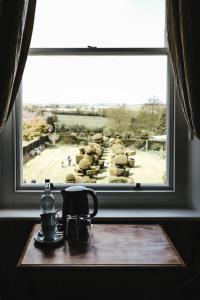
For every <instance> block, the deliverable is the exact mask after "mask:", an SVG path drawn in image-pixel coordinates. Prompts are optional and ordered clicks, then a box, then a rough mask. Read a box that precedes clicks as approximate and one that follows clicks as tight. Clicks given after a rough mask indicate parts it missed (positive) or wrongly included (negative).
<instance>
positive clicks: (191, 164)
mask: <svg viewBox="0 0 200 300" xmlns="http://www.w3.org/2000/svg"><path fill="white" fill-rule="evenodd" d="M188 203H190V205H191V207H192V208H194V209H195V210H200V141H199V140H198V139H197V138H193V139H192V140H189V142H188Z"/></svg>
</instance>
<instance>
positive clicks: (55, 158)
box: [23, 145, 166, 184]
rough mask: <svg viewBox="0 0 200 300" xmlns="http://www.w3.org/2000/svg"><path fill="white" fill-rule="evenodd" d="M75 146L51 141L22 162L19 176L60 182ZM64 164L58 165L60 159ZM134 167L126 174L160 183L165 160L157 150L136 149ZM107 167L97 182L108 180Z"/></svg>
mask: <svg viewBox="0 0 200 300" xmlns="http://www.w3.org/2000/svg"><path fill="white" fill-rule="evenodd" d="M77 153H78V147H77V146H72V145H55V146H51V147H48V148H46V149H45V150H44V151H43V152H41V154H40V155H37V156H36V157H34V158H33V159H31V160H30V161H28V162H27V163H25V164H24V168H23V178H24V179H26V182H27V183H30V182H31V179H33V178H35V179H36V182H37V183H44V180H45V178H50V179H51V181H53V182H54V183H63V182H64V181H65V177H66V174H67V173H68V172H72V171H73V169H74V167H75V155H76V154H77ZM106 153H107V154H106V157H105V158H104V159H106V160H107V162H108V166H109V161H110V154H111V151H110V148H108V149H107V150H106ZM68 155H70V156H71V158H72V166H70V167H69V166H68V163H67V156H68ZM62 160H63V162H64V165H63V167H62V165H61V161H62ZM135 164H136V166H135V168H131V169H130V176H131V178H133V180H134V182H140V183H152V184H162V183H163V175H164V172H165V170H166V161H165V159H163V158H162V156H161V154H160V153H159V152H153V151H137V153H136V156H135ZM108 174H109V171H108V168H106V169H105V170H104V171H103V172H101V174H99V175H98V176H97V184H98V183H99V184H102V183H108Z"/></svg>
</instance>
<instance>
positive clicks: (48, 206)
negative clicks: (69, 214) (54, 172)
mask: <svg viewBox="0 0 200 300" xmlns="http://www.w3.org/2000/svg"><path fill="white" fill-rule="evenodd" d="M41 210H42V214H46V213H54V212H55V209H54V196H53V194H52V192H51V183H50V180H49V179H45V188H44V194H43V195H42V197H41Z"/></svg>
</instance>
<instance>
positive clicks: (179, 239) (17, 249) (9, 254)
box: [0, 218, 200, 300]
mask: <svg viewBox="0 0 200 300" xmlns="http://www.w3.org/2000/svg"><path fill="white" fill-rule="evenodd" d="M96 221H97V220H96ZM35 222H36V221H35V219H31V218H29V219H28V218H27V219H20V218H18V219H16V220H15V219H0V236H1V247H0V257H1V261H0V272H1V275H2V274H3V276H1V278H2V279H1V280H3V282H2V285H1V291H0V293H1V292H3V293H5V294H6V295H7V296H8V298H6V299H14V298H16V297H18V296H19V297H20V296H21V292H22V291H21V290H20V277H19V270H16V265H17V263H18V260H19V258H20V255H21V253H22V251H23V249H24V246H25V244H26V241H27V238H28V236H29V233H30V231H31V229H32V226H33V225H34V224H35ZM98 222H100V221H98ZM104 222H105V220H104ZM107 222H118V223H119V222H120V223H127V220H126V219H124V220H123V219H120V221H119V219H112V221H109V220H107ZM128 222H131V223H140V224H141V223H143V224H145V223H146V224H156V223H157V224H158V223H159V224H161V225H162V226H163V227H164V229H165V230H166V232H167V234H168V235H169V237H170V238H171V240H172V242H173V243H174V245H175V246H176V248H177V250H178V251H179V253H180V255H181V256H182V258H183V260H184V261H185V263H186V264H187V265H188V270H191V271H192V270H193V271H194V270H195V269H197V270H198V269H199V270H200V248H199V247H200V244H199V240H200V239H199V236H200V221H199V220H197V219H196V220H192V219H188V220H187V219H185V220H184V219H168V220H167V219H165V220H163V219H145V220H144V219H141V220H140V219H136V220H135V221H134V220H132V221H130V220H129V221H128ZM166 279H167V278H166ZM101 288H103V287H101ZM146 296H147V297H146V298H145V299H149V297H148V291H147V295H146ZM0 298H1V297H0ZM113 299H115V291H113ZM141 300H143V299H141Z"/></svg>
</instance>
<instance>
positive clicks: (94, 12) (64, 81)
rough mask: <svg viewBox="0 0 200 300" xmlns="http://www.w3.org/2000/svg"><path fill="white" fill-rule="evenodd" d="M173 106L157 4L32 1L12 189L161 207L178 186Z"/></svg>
mask: <svg viewBox="0 0 200 300" xmlns="http://www.w3.org/2000/svg"><path fill="white" fill-rule="evenodd" d="M173 99H174V86H173V79H172V74H171V68H170V63H169V58H168V49H167V45H166V35H165V1H164V0H156V1H146V0H142V1H141V0H134V1H132V0H117V1H116V0H109V1H108V0H95V1H94V0H85V1H81V0H73V1H72V0H67V1H66V0H59V1H57V2H56V3H55V1H53V0H42V1H38V2H37V8H36V17H35V24H34V31H33V37H32V42H31V48H30V52H29V56H28V59H27V64H26V68H25V72H24V76H23V80H22V86H21V89H20V92H19V94H18V99H17V102H16V103H17V105H16V115H15V116H16V118H14V115H13V122H14V124H15V122H17V126H16V128H17V130H16V141H14V143H15V144H16V153H15V154H16V155H15V158H16V172H15V173H16V177H15V179H13V178H12V180H11V181H12V183H13V182H15V188H16V192H17V193H18V195H19V193H21V192H22V191H23V195H26V193H27V192H26V191H27V190H29V191H30V195H31V196H30V195H29V196H30V198H31V197H33V196H32V195H33V194H32V193H31V191H37V190H39V189H41V188H42V187H43V184H44V180H45V178H50V179H51V181H52V182H53V183H54V186H55V188H56V189H58V190H59V189H60V187H61V186H64V185H67V184H73V183H81V184H86V185H89V186H90V185H91V186H92V188H95V189H97V190H98V191H99V196H100V198H101V197H102V199H103V200H104V199H105V195H108V194H109V198H110V199H113V200H115V199H120V200H121V195H122V194H123V199H124V200H123V203H121V202H120V205H125V203H126V199H131V201H132V202H134V200H135V199H136V202H137V197H138V195H139V198H140V199H141V200H140V204H142V203H144V202H145V201H147V202H148V201H152V199H154V200H153V202H154V203H155V202H156V201H158V202H160V199H159V197H160V198H163V194H162V193H163V191H166V192H167V194H165V196H164V198H165V201H163V203H164V205H165V204H166V203H168V201H169V198H170V199H172V198H173V197H174V195H175V194H174V193H175V192H177V191H178V187H179V184H178V181H176V177H177V174H178V171H177V170H176V172H175V168H176V165H177V164H178V163H179V159H180V160H181V158H179V159H177V160H176V161H175V155H176V153H175V151H174V149H175V144H176V143H177V142H176V140H177V136H176V135H175V134H174V133H175V130H178V129H176V128H174V124H175V123H174V122H175V121H176V122H178V124H179V122H182V121H180V120H181V119H182V117H176V120H174V103H173ZM178 109H179V108H178ZM175 110H177V108H175ZM8 127H9V125H8ZM10 127H11V125H10ZM13 128H15V125H14V127H13ZM13 128H12V130H13ZM177 128H178V126H177ZM182 128H183V127H182ZM9 130H11V129H8V130H7V131H9ZM13 134H14V131H13ZM14 136H15V134H14ZM175 138H176V140H175ZM174 141H175V143H174ZM183 142H184V140H183V141H182V143H183ZM179 146H180V144H179ZM4 152H5V150H4ZM182 156H184V152H183V151H182V154H181V157H182ZM175 181H176V185H175ZM183 181H184V179H183ZM137 183H138V184H137ZM143 191H144V193H142V192H143ZM133 192H134V197H133ZM106 193H107V194H106ZM121 193H122V194H121ZM155 193H156V194H155ZM20 195H22V194H20ZM161 195H162V196H161ZM172 195H173V196H172ZM17 197H20V196H16V195H15V199H16V198H17ZM23 197H24V198H25V196H22V198H23ZM33 198H34V197H33ZM133 198H134V199H133ZM179 199H180V197H179ZM24 201H25V200H24ZM148 203H150V202H148ZM156 203H157V202H156ZM176 203H177V201H174V204H176Z"/></svg>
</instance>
